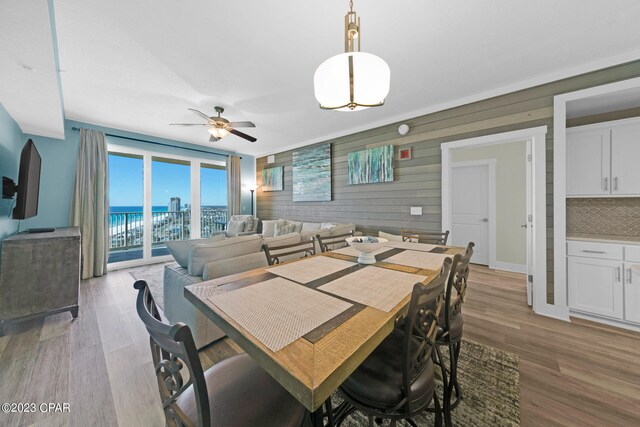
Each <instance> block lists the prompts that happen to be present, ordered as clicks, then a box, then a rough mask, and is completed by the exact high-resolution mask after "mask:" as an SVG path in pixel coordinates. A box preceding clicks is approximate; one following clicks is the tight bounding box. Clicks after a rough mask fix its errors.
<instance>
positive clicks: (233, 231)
mask: <svg viewBox="0 0 640 427" xmlns="http://www.w3.org/2000/svg"><path fill="white" fill-rule="evenodd" d="M245 224H246V223H245V222H244V221H229V224H228V225H227V235H229V236H237V235H238V233H242V232H243V231H244V227H245Z"/></svg>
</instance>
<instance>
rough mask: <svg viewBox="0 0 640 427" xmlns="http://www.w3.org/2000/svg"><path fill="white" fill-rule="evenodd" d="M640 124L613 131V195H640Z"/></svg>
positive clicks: (616, 128)
mask: <svg viewBox="0 0 640 427" xmlns="http://www.w3.org/2000/svg"><path fill="white" fill-rule="evenodd" d="M639 163H640V123H635V124H631V125H627V126H619V127H614V128H612V129H611V194H618V195H638V194H640V167H639Z"/></svg>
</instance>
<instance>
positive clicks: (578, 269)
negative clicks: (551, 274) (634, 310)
mask: <svg viewBox="0 0 640 427" xmlns="http://www.w3.org/2000/svg"><path fill="white" fill-rule="evenodd" d="M622 267H623V264H622V262H620V261H613V260H606V259H597V258H586V257H573V256H570V257H568V271H567V273H568V282H569V308H571V309H574V310H579V311H583V312H586V313H593V314H597V315H600V316H607V317H611V318H614V319H620V320H622V319H623V317H624V297H625V295H624V284H623V271H622ZM638 281H640V277H639V278H638ZM639 289H640V288H639ZM635 292H639V290H638V289H636V290H635Z"/></svg>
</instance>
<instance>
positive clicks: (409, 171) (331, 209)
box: [256, 61, 640, 302]
mask: <svg viewBox="0 0 640 427" xmlns="http://www.w3.org/2000/svg"><path fill="white" fill-rule="evenodd" d="M638 76H640V61H635V62H632V63H628V64H624V65H620V66H616V67H611V68H607V69H603V70H599V71H595V72H592V73H588V74H583V75H579V76H575V77H571V78H567V79H563V80H559V81H556V82H552V83H548V84H544V85H540V86H536V87H533V88H529V89H525V90H521V91H518V92H513V93H509V94H506V95H502V96H498V97H494V98H490V99H486V100H483V101H479V102H475V103H472V104H467V105H463V106H460V107H456V108H451V109H448V110H444V111H440V112H436V113H432V114H428V115H425V116H420V117H416V118H414V119H411V120H405V121H403V122H401V123H407V124H408V125H409V126H410V128H411V130H410V132H409V134H408V135H406V136H404V137H402V136H400V135H399V134H398V132H397V129H398V126H399V125H400V122H399V123H393V124H391V125H387V126H382V127H378V128H375V129H370V130H367V131H363V132H358V133H356V134H352V135H348V136H344V137H341V138H337V139H332V140H328V141H326V142H331V143H332V161H333V165H332V168H333V169H332V186H333V189H332V191H333V200H332V201H330V202H296V203H294V202H293V201H292V178H291V175H292V173H291V172H292V164H291V163H292V153H293V151H295V150H290V151H285V152H282V153H278V154H276V155H275V163H272V164H269V165H268V164H267V158H266V157H261V158H258V159H256V174H257V177H256V182H257V183H258V185H260V183H261V181H262V169H263V168H264V167H273V166H284V168H285V169H284V170H285V182H284V191H279V192H263V191H260V190H258V192H257V202H256V206H257V212H256V213H257V216H258V217H259V218H261V219H278V218H286V219H297V220H307V221H314V222H321V221H336V222H343V223H346V222H353V223H355V224H356V226H357V229H358V230H362V231H363V232H365V233H370V234H374V233H377V232H378V231H379V230H382V231H387V232H392V233H399V230H400V229H401V228H403V227H404V228H409V227H411V228H420V229H427V230H439V229H440V227H441V222H442V218H441V204H440V198H441V151H440V144H442V143H444V142H449V141H455V140H459V139H465V138H473V137H477V136H483V135H490V134H494V133H500V132H508V131H513V130H519V129H525V128H531V127H536V126H544V125H546V126H547V127H548V132H547V227H548V229H547V239H548V243H547V245H548V246H547V269H548V276H547V279H548V286H547V292H548V300H549V302H553V97H554V96H555V95H558V94H561V93H566V92H572V91H576V90H580V89H585V88H588V87H593V86H599V85H602V84H607V83H612V82H615V81H619V80H625V79H629V78H633V77H638ZM382 108H384V107H382ZM354 114H357V113H354ZM385 144H393V145H395V146H396V162H395V168H394V173H395V181H394V182H392V183H383V184H368V185H353V186H350V185H348V184H347V154H348V153H350V152H354V151H359V150H363V149H366V148H371V147H375V146H380V145H385ZM401 147H402V148H406V147H411V149H412V159H411V160H404V161H399V160H398V153H397V151H398V149H399V148H401ZM411 206H422V207H423V215H422V216H411V215H410V214H409V208H410V207H411ZM517 231H518V230H514V232H517Z"/></svg>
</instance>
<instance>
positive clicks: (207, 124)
mask: <svg viewBox="0 0 640 427" xmlns="http://www.w3.org/2000/svg"><path fill="white" fill-rule="evenodd" d="M169 126H209V123H169Z"/></svg>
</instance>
